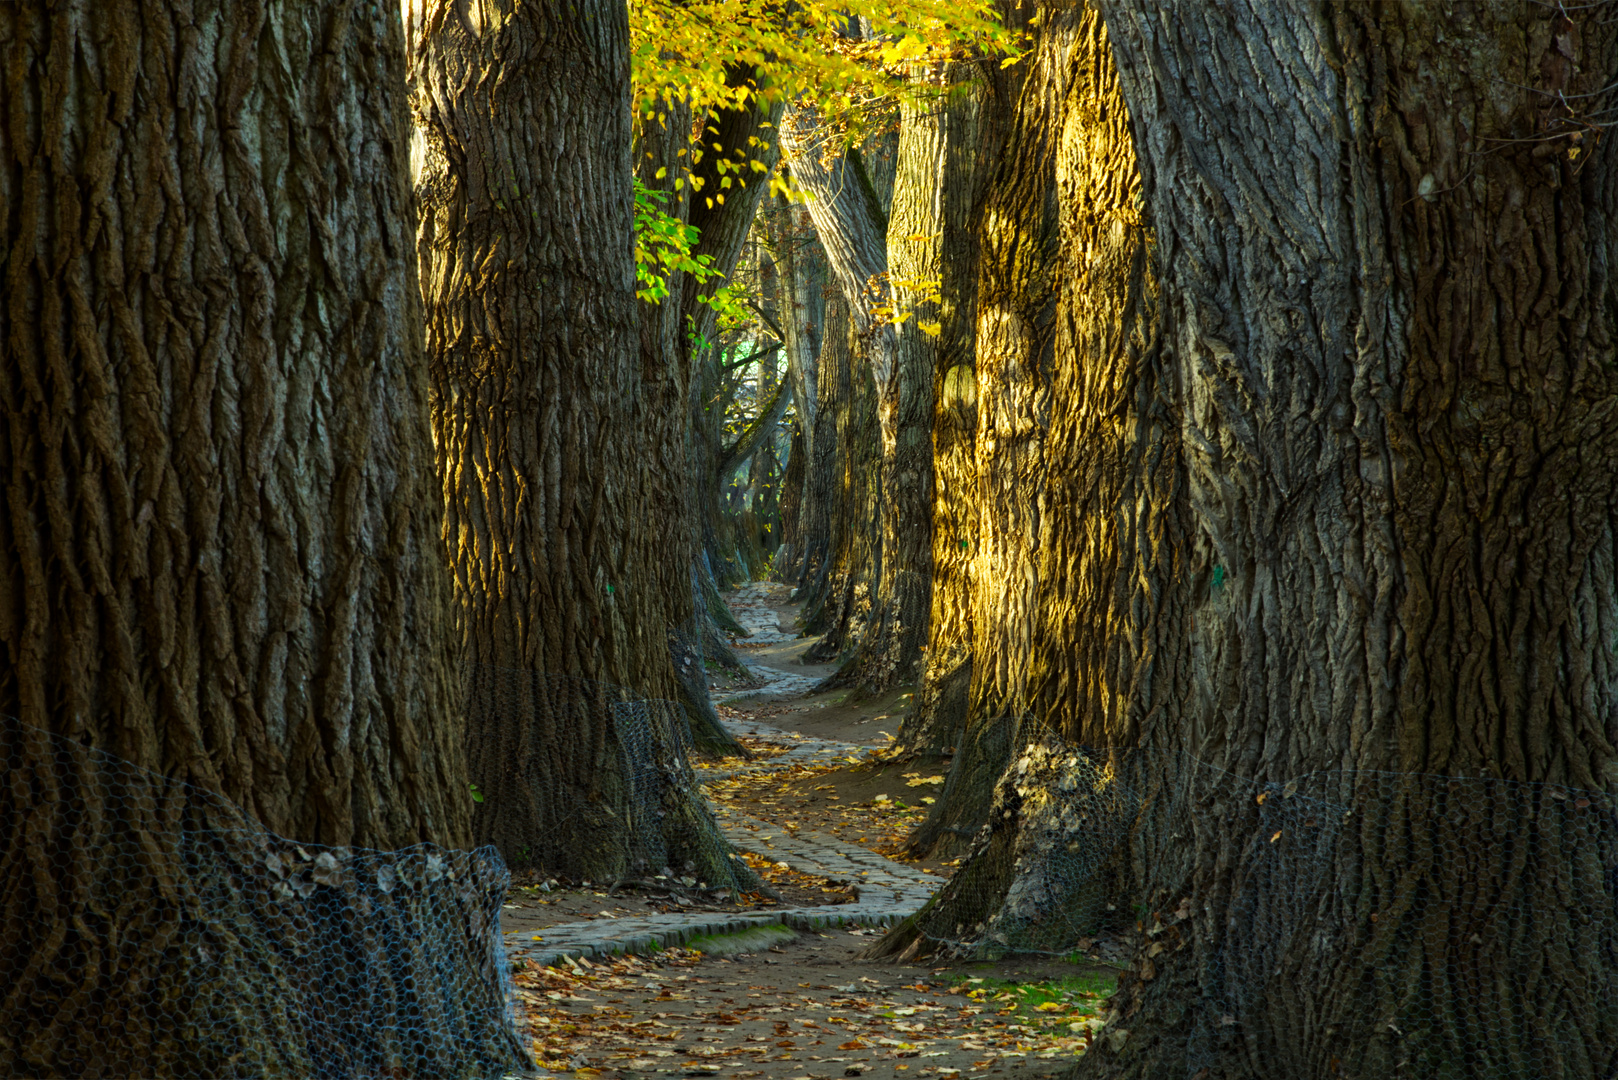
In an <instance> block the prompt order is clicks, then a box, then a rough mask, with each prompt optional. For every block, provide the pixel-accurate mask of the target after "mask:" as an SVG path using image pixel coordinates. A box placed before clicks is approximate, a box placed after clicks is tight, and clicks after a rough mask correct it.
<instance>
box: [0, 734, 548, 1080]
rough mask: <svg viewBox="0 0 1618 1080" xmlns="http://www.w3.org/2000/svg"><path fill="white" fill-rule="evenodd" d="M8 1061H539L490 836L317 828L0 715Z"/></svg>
mask: <svg viewBox="0 0 1618 1080" xmlns="http://www.w3.org/2000/svg"><path fill="white" fill-rule="evenodd" d="M0 766H3V770H4V782H5V783H6V784H7V785H8V787H9V789H10V791H9V793H8V804H9V805H10V806H11V807H13V808H19V807H20V808H23V809H22V811H21V813H20V815H19V817H20V820H14V821H11V822H9V823H7V825H6V827H5V828H4V829H0V837H4V839H0V911H3V913H4V917H5V919H6V920H7V921H8V923H9V925H7V926H5V927H4V928H3V929H0V1074H3V1075H6V1076H26V1075H54V1076H84V1077H97V1076H104V1077H110V1076H171V1077H190V1076H196V1077H321V1078H333V1080H336V1078H344V1080H346V1078H360V1077H390V1078H400V1077H469V1078H470V1077H497V1076H503V1075H509V1074H512V1073H518V1072H526V1071H528V1070H531V1068H532V1064H531V1062H530V1059H529V1057H528V1054H527V1051H526V1050H525V1049H524V1045H523V1042H522V1041H521V1040H520V1038H519V1036H518V1032H517V1027H516V1023H515V1015H514V1012H513V1009H512V1006H511V999H510V993H509V985H508V973H507V969H506V964H505V960H504V951H503V946H502V943H501V940H500V905H501V902H502V900H503V898H504V894H505V890H506V887H507V884H508V882H509V875H508V874H507V871H506V868H505V865H504V863H503V862H502V861H501V858H500V855H499V854H498V853H497V852H496V851H495V850H494V849H493V848H487V847H486V848H481V849H479V850H476V851H452V850H447V849H444V848H439V847H436V846H432V845H418V846H415V847H410V848H405V849H401V850H398V851H388V852H384V851H372V850H365V849H360V848H341V847H322V846H320V845H316V844H307V843H299V842H296V841H292V840H288V839H285V838H284V837H280V836H277V835H275V834H274V833H272V832H269V831H268V830H266V829H265V828H263V827H262V826H260V825H259V824H258V823H257V822H256V821H254V820H252V819H251V818H249V817H248V816H247V815H246V814H244V813H243V812H242V811H241V810H240V809H239V808H238V807H236V806H234V805H232V804H231V803H230V802H228V801H227V800H225V799H223V798H221V797H219V796H217V795H214V794H211V793H209V792H207V791H204V790H201V789H199V788H197V787H194V786H192V785H190V784H187V783H183V782H181V781H178V780H175V779H172V778H170V777H166V776H162V775H159V774H156V773H153V772H150V771H148V770H146V769H142V768H140V767H138V766H135V765H133V764H131V763H130V762H128V761H124V760H122V759H120V758H118V757H115V756H113V755H111V754H108V753H105V752H102V751H100V750H97V749H94V748H92V747H88V746H85V745H82V744H80V743H78V742H75V741H73V740H71V739H67V738H63V737H61V736H58V735H55V734H52V733H50V732H47V731H45V730H43V729H40V728H36V727H31V726H28V725H24V724H22V723H20V722H18V721H17V720H16V719H13V718H9V717H5V718H0Z"/></svg>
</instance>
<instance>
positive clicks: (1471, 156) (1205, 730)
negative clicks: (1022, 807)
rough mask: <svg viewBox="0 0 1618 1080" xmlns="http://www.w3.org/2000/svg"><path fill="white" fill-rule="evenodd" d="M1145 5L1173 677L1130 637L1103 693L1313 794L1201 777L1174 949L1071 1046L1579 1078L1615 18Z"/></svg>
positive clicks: (1599, 633) (1604, 551) (1606, 994)
mask: <svg viewBox="0 0 1618 1080" xmlns="http://www.w3.org/2000/svg"><path fill="white" fill-rule="evenodd" d="M1181 14H1182V15H1183V16H1185V17H1183V18H1181V19H1178V20H1176V22H1175V23H1174V24H1173V25H1172V26H1171V25H1169V24H1166V23H1163V22H1160V21H1159V20H1158V18H1157V16H1156V15H1151V14H1148V13H1146V12H1144V11H1139V10H1136V8H1135V6H1134V5H1119V6H1118V7H1116V8H1110V9H1109V22H1110V23H1111V26H1112V29H1113V31H1114V41H1115V42H1116V43H1117V48H1118V55H1119V64H1120V70H1121V73H1122V81H1123V87H1124V92H1125V95H1126V97H1127V98H1128V100H1129V103H1130V108H1131V110H1132V112H1133V114H1134V123H1135V132H1136V143H1137V146H1138V147H1139V148H1140V153H1141V155H1142V170H1143V174H1144V177H1145V184H1144V186H1145V190H1146V193H1147V204H1148V206H1149V207H1150V209H1151V212H1152V215H1153V218H1154V221H1155V225H1156V234H1157V243H1158V246H1159V249H1160V253H1161V257H1160V260H1159V264H1160V265H1161V267H1162V268H1163V269H1162V274H1163V284H1162V290H1163V291H1162V303H1163V320H1164V326H1165V327H1166V333H1165V339H1164V342H1163V349H1164V356H1165V357H1166V358H1167V365H1168V378H1169V379H1172V382H1166V385H1168V386H1172V387H1174V388H1175V390H1176V391H1177V392H1176V393H1175V394H1174V396H1173V397H1172V398H1171V400H1172V401H1173V403H1174V406H1175V409H1176V413H1177V419H1178V421H1179V423H1178V427H1179V432H1180V436H1181V440H1182V443H1183V446H1184V459H1185V472H1186V484H1185V499H1186V504H1187V506H1188V507H1189V508H1190V510H1191V515H1190V518H1189V525H1190V530H1191V531H1190V536H1191V540H1190V542H1189V544H1188V545H1187V548H1186V551H1185V555H1184V556H1183V557H1184V558H1185V559H1186V561H1187V562H1188V563H1189V565H1188V566H1187V567H1186V569H1185V570H1184V571H1182V572H1181V574H1180V579H1181V580H1182V581H1184V582H1186V583H1188V584H1189V585H1190V587H1191V590H1192V591H1191V594H1190V597H1189V599H1190V603H1191V610H1189V611H1185V612H1183V613H1180V612H1172V613H1166V614H1168V615H1169V617H1171V618H1174V620H1175V621H1174V623H1173V624H1172V626H1173V629H1174V631H1175V632H1176V633H1177V634H1178V635H1180V636H1181V637H1182V638H1183V640H1184V641H1185V643H1186V644H1187V646H1188V647H1189V659H1190V660H1191V661H1192V662H1191V663H1190V664H1189V665H1188V667H1187V668H1186V669H1185V670H1186V676H1185V677H1184V678H1183V679H1182V680H1179V681H1178V685H1181V686H1184V687H1185V688H1186V690H1187V691H1188V693H1187V696H1186V697H1185V698H1183V699H1181V698H1176V697H1175V696H1174V695H1173V694H1170V693H1167V692H1166V691H1167V690H1168V689H1169V688H1168V686H1167V685H1166V684H1164V683H1163V681H1162V680H1161V679H1160V678H1159V677H1157V676H1151V677H1143V676H1144V673H1145V671H1147V670H1149V669H1150V668H1151V667H1152V666H1154V665H1155V664H1157V663H1158V662H1159V661H1158V658H1157V657H1154V656H1153V655H1151V652H1150V651H1149V650H1144V649H1143V650H1142V651H1141V654H1140V655H1138V656H1135V657H1130V658H1129V659H1130V665H1129V668H1128V669H1126V670H1125V671H1124V672H1123V674H1125V675H1127V676H1129V679H1130V681H1131V682H1133V683H1134V688H1133V692H1132V693H1131V695H1130V714H1131V718H1133V717H1139V718H1140V719H1139V720H1138V721H1136V723H1137V724H1138V725H1139V727H1140V732H1141V738H1142V739H1143V740H1144V741H1146V742H1147V743H1149V744H1150V743H1153V742H1157V741H1159V740H1163V741H1167V742H1171V743H1173V744H1178V746H1180V747H1183V748H1184V749H1185V750H1187V751H1189V752H1190V753H1192V754H1194V755H1196V756H1197V757H1198V758H1201V759H1203V760H1205V761H1207V762H1209V763H1211V764H1212V765H1213V766H1217V767H1218V768H1220V769H1223V770H1229V772H1230V773H1234V774H1236V775H1238V776H1247V777H1253V778H1255V780H1256V781H1259V782H1268V781H1288V780H1292V779H1293V778H1297V777H1301V776H1304V775H1305V774H1313V776H1312V777H1311V778H1310V779H1309V780H1308V781H1306V782H1303V783H1301V784H1299V785H1297V786H1296V787H1293V786H1291V785H1289V786H1288V787H1287V788H1286V789H1285V791H1284V792H1283V794H1284V795H1285V796H1288V797H1291V798H1295V799H1297V800H1299V801H1302V800H1303V799H1305V797H1309V798H1313V799H1314V800H1317V802H1316V806H1317V807H1319V808H1320V809H1321V810H1324V811H1326V813H1319V812H1316V813H1314V814H1312V815H1310V816H1308V817H1307V818H1305V819H1304V820H1302V821H1299V822H1295V823H1291V824H1289V825H1288V826H1287V827H1288V828H1289V829H1290V832H1289V833H1286V834H1283V835H1282V836H1281V838H1280V839H1279V840H1277V841H1276V842H1275V843H1273V844H1271V843H1267V842H1266V841H1268V840H1270V839H1271V837H1270V836H1269V835H1268V833H1267V830H1268V829H1269V828H1270V826H1271V825H1272V824H1274V823H1275V821H1279V820H1280V815H1281V813H1282V810H1281V809H1279V808H1278V809H1276V810H1275V821H1265V820H1264V817H1265V816H1266V815H1268V814H1269V813H1270V811H1269V810H1267V809H1266V806H1265V805H1260V806H1255V805H1254V802H1255V799H1254V798H1252V797H1249V798H1247V801H1246V806H1247V807H1248V809H1247V810H1245V811H1243V812H1237V811H1236V807H1237V806H1240V805H1241V802H1240V800H1241V798H1242V797H1243V795H1244V794H1246V792H1247V788H1246V787H1244V785H1242V784H1241V783H1240V782H1238V781H1235V780H1233V779H1227V778H1226V777H1227V774H1210V775H1209V776H1208V777H1207V778H1206V780H1205V782H1204V783H1203V784H1202V785H1201V786H1200V789H1197V790H1196V791H1195V795H1196V796H1197V797H1198V798H1197V805H1198V806H1199V808H1201V809H1203V810H1205V811H1212V810H1215V809H1216V808H1220V807H1228V808H1229V809H1226V810H1225V813H1224V815H1222V816H1224V817H1226V820H1227V822H1228V824H1227V825H1226V826H1225V827H1224V828H1221V829H1218V830H1215V829H1213V828H1211V827H1208V826H1204V827H1200V828H1198V829H1197V830H1196V832H1195V833H1194V834H1193V838H1192V839H1191V840H1190V842H1189V843H1188V845H1187V850H1186V851H1185V852H1184V854H1183V856H1182V857H1181V858H1180V859H1179V860H1176V869H1178V870H1180V871H1181V872H1180V873H1179V874H1173V875H1170V874H1163V873H1162V872H1161V871H1160V875H1161V876H1159V877H1158V878H1157V879H1156V880H1155V881H1154V884H1157V885H1159V886H1160V887H1161V888H1162V889H1163V890H1165V893H1164V895H1166V894H1167V893H1166V890H1172V891H1173V895H1174V896H1175V897H1181V896H1186V897H1192V898H1193V903H1192V905H1190V908H1191V912H1192V918H1191V919H1190V920H1189V921H1188V923H1187V924H1186V927H1185V929H1184V930H1182V931H1181V934H1180V935H1179V937H1180V939H1181V940H1182V941H1183V942H1185V944H1184V945H1183V947H1181V948H1178V949H1175V950H1173V951H1171V952H1168V953H1166V954H1164V955H1162V956H1160V957H1158V959H1157V962H1156V964H1155V967H1154V968H1153V969H1152V971H1151V972H1147V971H1145V970H1144V969H1142V968H1139V967H1137V974H1136V976H1135V978H1134V979H1131V980H1126V984H1125V992H1124V993H1123V994H1122V995H1121V996H1120V1000H1119V1003H1118V1004H1119V1014H1118V1018H1117V1020H1116V1021H1115V1026H1118V1027H1124V1026H1127V1029H1128V1030H1129V1031H1131V1032H1132V1034H1131V1035H1130V1036H1129V1037H1128V1038H1127V1040H1124V1039H1120V1040H1119V1052H1118V1053H1111V1052H1109V1053H1106V1054H1104V1055H1098V1056H1096V1057H1095V1058H1094V1059H1093V1060H1087V1061H1086V1065H1087V1066H1088V1067H1087V1068H1086V1070H1085V1071H1086V1072H1087V1073H1089V1074H1092V1075H1109V1076H1110V1075H1131V1076H1157V1075H1163V1074H1164V1073H1166V1072H1168V1071H1171V1070H1176V1069H1179V1068H1181V1067H1189V1066H1190V1065H1192V1064H1193V1063H1195V1062H1203V1063H1205V1064H1203V1066H1202V1067H1203V1068H1205V1069H1207V1070H1209V1073H1210V1075H1214V1074H1217V1075H1222V1076H1258V1075H1276V1074H1278V1073H1283V1074H1287V1075H1298V1076H1326V1075H1334V1074H1336V1073H1338V1072H1340V1073H1341V1074H1342V1075H1346V1076H1369V1075H1378V1074H1383V1075H1406V1076H1446V1075H1457V1074H1460V1073H1464V1074H1465V1075H1469V1076H1524V1075H1534V1076H1563V1077H1574V1076H1580V1077H1583V1076H1597V1075H1612V1074H1613V1073H1614V1071H1615V1070H1618V1020H1615V1017H1618V1008H1615V1006H1618V961H1615V960H1614V955H1615V953H1614V949H1615V946H1618V925H1615V924H1618V918H1615V916H1614V912H1613V906H1612V899H1611V891H1610V890H1611V884H1610V881H1604V880H1603V875H1606V874H1609V873H1610V869H1609V868H1610V867H1611V866H1612V865H1614V863H1615V861H1618V860H1615V859H1614V855H1613V847H1614V843H1615V836H1614V832H1613V827H1612V825H1611V823H1610V822H1611V818H1610V817H1605V818H1601V817H1599V816H1598V815H1610V814H1611V806H1612V799H1611V797H1610V796H1611V793H1612V792H1613V791H1615V790H1618V763H1615V758H1618V753H1615V750H1614V744H1615V742H1618V710H1615V709H1614V704H1615V699H1618V657H1615V652H1614V649H1613V644H1612V643H1613V641H1614V630H1615V628H1618V611H1615V606H1614V599H1613V593H1614V590H1613V580H1614V556H1615V550H1614V547H1615V545H1614V533H1615V529H1614V525H1615V507H1618V490H1615V489H1618V469H1615V465H1618V408H1615V404H1618V356H1615V344H1614V330H1615V326H1614V321H1615V312H1618V307H1615V305H1614V293H1613V282H1612V279H1611V276H1610V270H1609V262H1610V260H1611V253H1612V252H1613V250H1614V243H1615V240H1618V231H1615V224H1614V222H1615V221H1618V218H1615V212H1618V187H1615V185H1614V183H1613V180H1614V177H1615V176H1618V152H1615V150H1614V147H1613V145H1612V141H1611V140H1609V139H1599V140H1595V141H1594V142H1592V140H1591V136H1593V135H1594V134H1595V132H1594V131H1593V130H1591V129H1590V128H1589V127H1588V126H1587V123H1586V122H1585V121H1583V120H1582V119H1580V117H1582V116H1583V115H1584V114H1585V112H1586V110H1596V111H1597V112H1598V113H1599V110H1601V109H1603V108H1610V107H1611V101H1610V98H1611V94H1612V90H1611V86H1612V84H1613V83H1614V81H1615V79H1618V25H1615V24H1614V23H1613V22H1612V21H1611V20H1610V19H1607V18H1604V17H1603V14H1602V13H1601V11H1600V10H1599V9H1592V8H1581V9H1578V10H1576V11H1574V12H1573V13H1572V14H1571V15H1568V14H1564V13H1563V11H1562V10H1561V9H1559V8H1556V7H1541V6H1534V5H1518V4H1474V5H1465V6H1461V7H1457V8H1454V9H1452V10H1449V11H1446V12H1445V13H1444V14H1443V16H1442V17H1441V18H1440V17H1439V16H1438V13H1437V12H1429V11H1426V10H1425V9H1417V8H1406V7H1396V6H1382V5H1379V6H1374V7H1353V6H1350V7H1345V8H1342V9H1338V10H1328V9H1305V8H1291V7H1279V6H1275V5H1269V4H1257V5H1252V6H1251V7H1249V6H1247V5H1235V6H1233V7H1231V8H1230V9H1227V10H1221V11H1220V12H1217V13H1216V12H1214V11H1212V10H1211V9H1198V10H1197V11H1195V12H1192V11H1190V10H1189V9H1188V10H1186V11H1184V12H1182V13H1181ZM1239 42H1240V43H1251V42H1266V43H1268V48H1267V49H1266V50H1264V51H1262V52H1260V51H1259V50H1250V49H1249V48H1247V47H1246V46H1245V45H1242V46H1239V47H1237V43H1239ZM1261 86H1262V87H1263V88H1264V89H1263V90H1260V89H1259V88H1260V87H1261ZM1193 87H1195V90H1193V89H1192V88H1193ZM1591 95H1594V96H1591ZM1215 131H1218V132H1219V133H1220V134H1221V137H1220V138H1219V140H1218V142H1217V144H1216V143H1214V142H1212V141H1210V133H1212V132H1215ZM1575 134H1578V135H1579V136H1580V138H1577V139H1575V138H1574V135H1575ZM1306 162H1307V163H1308V164H1307V165H1306V166H1305V165H1304V163H1306ZM1300 166H1301V167H1300ZM1175 561H1177V560H1162V561H1161V566H1162V569H1159V570H1157V571H1155V572H1152V573H1151V574H1150V580H1153V581H1155V582H1159V583H1162V584H1164V585H1167V584H1168V578H1167V571H1168V570H1169V569H1170V568H1171V567H1172V566H1173V564H1174V562H1175ZM1130 669H1133V670H1130ZM1182 702H1183V704H1182ZM1159 705H1161V707H1162V708H1161V711H1159V712H1157V713H1155V714H1153V713H1152V712H1148V711H1146V710H1148V709H1149V708H1156V707H1157V706H1159ZM1120 719H1123V718H1122V717H1120ZM1323 770H1324V771H1323ZM1392 773H1401V774H1404V775H1390V774H1392ZM1459 777H1470V778H1472V779H1464V780H1463V779H1448V778H1459ZM1479 777H1482V778H1486V779H1478V778H1479ZM1249 786H1250V785H1249ZM1568 787H1571V788H1574V789H1596V790H1592V791H1590V793H1589V794H1581V793H1579V792H1578V791H1573V792H1571V793H1570V792H1569V791H1568V790H1567V789H1568ZM1558 797H1565V799H1566V801H1564V802H1558V801H1557V799H1558ZM1266 805H1267V804H1266ZM1328 815H1329V816H1328ZM1300 816H1301V815H1300ZM1199 817H1200V819H1201V820H1203V821H1212V820H1214V819H1213V817H1212V814H1211V813H1205V814H1203V815H1200V816H1199ZM1277 831H1280V827H1279V826H1277ZM1216 832H1217V835H1215V834H1216ZM1261 833H1263V834H1264V835H1262V838H1261V837H1260V834H1261ZM1289 843H1290V844H1292V845H1295V853H1294V854H1291V855H1290V858H1291V859H1292V860H1304V859H1307V860H1309V861H1310V862H1312V864H1313V865H1314V866H1315V867H1317V868H1318V869H1317V872H1316V874H1315V875H1314V876H1313V877H1310V878H1307V879H1303V880H1299V879H1297V878H1293V879H1292V880H1285V879H1281V878H1278V877H1276V873H1277V871H1280V870H1284V868H1285V867H1286V866H1287V865H1288V859H1289V854H1288V852H1287V851H1286V850H1284V848H1285V845H1286V844H1289ZM1165 869H1166V868H1165ZM1597 897H1599V898H1600V899H1596V898H1597ZM1266 918H1268V920H1269V921H1266ZM1216 957H1222V958H1223V959H1224V963H1223V965H1222V966H1220V965H1217V964H1216V963H1215V958H1216ZM1148 973H1150V974H1155V975H1156V978H1155V979H1153V980H1150V981H1145V982H1143V981H1141V979H1140V976H1141V975H1144V974H1148ZM1187 990H1190V992H1191V994H1193V995H1194V1001H1187V1000H1185V998H1184V995H1185V993H1186V991H1187ZM1176 999H1178V1000H1176ZM1216 1010H1217V1013H1216Z"/></svg>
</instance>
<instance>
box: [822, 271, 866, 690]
mask: <svg viewBox="0 0 1618 1080" xmlns="http://www.w3.org/2000/svg"><path fill="white" fill-rule="evenodd" d="M858 343H859V342H858V339H857V338H856V337H855V336H854V333H853V327H852V326H851V320H850V319H849V315H848V304H847V301H845V300H844V299H843V298H842V297H841V296H832V297H830V298H829V299H828V300H827V301H826V339H825V343H824V344H823V345H822V346H821V350H820V385H821V390H822V391H823V393H824V394H825V397H824V398H823V399H822V400H823V405H822V413H821V415H822V416H823V417H827V418H829V419H830V420H832V421H834V422H835V424H836V433H837V440H836V445H837V452H836V472H835V475H836V483H835V486H834V488H833V492H832V498H831V502H830V505H831V508H832V509H831V513H830V518H831V528H830V536H831V542H830V546H829V548H828V551H827V556H826V568H827V569H826V577H825V581H824V584H823V585H822V586H821V591H820V595H819V596H817V597H812V598H811V599H810V600H809V601H807V602H806V603H805V604H804V608H803V623H804V631H805V633H809V634H819V635H821V638H820V640H819V641H817V642H815V643H814V644H813V645H812V646H810V647H809V649H808V650H807V651H806V652H805V653H804V660H805V661H807V662H809V663H814V664H818V663H826V662H828V661H831V660H837V659H840V658H842V657H844V656H846V655H847V653H848V651H849V650H850V649H852V647H853V645H854V643H855V642H857V641H858V640H859V636H860V634H861V632H862V631H863V629H864V627H865V624H866V620H867V619H868V618H869V615H870V610H871V595H872V591H873V589H874V588H875V586H876V582H877V579H878V575H879V574H880V573H881V561H880V560H881V552H880V550H879V548H878V547H877V543H878V541H879V539H880V533H879V532H878V529H877V523H878V522H879V521H880V520H881V519H880V516H879V515H880V512H881V484H880V483H879V479H880V474H879V473H878V469H879V467H880V465H881V451H880V443H879V442H878V435H877V419H876V387H875V386H874V385H873V384H872V381H871V371H870V367H869V365H866V364H864V363H861V362H860V361H859V360H858V357H857V354H856V353H855V348H856V346H857V345H858Z"/></svg>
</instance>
